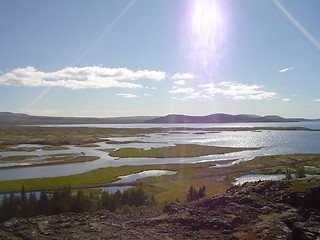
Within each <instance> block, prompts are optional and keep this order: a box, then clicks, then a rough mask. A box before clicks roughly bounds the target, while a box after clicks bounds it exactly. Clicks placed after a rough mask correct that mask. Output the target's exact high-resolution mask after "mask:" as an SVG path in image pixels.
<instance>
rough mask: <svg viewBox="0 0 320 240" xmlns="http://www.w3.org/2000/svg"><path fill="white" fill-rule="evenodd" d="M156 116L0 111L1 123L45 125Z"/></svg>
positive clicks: (130, 120) (135, 120) (140, 119)
mask: <svg viewBox="0 0 320 240" xmlns="http://www.w3.org/2000/svg"><path fill="white" fill-rule="evenodd" d="M154 118H156V117H144V116H141V117H139V116H138V117H114V118H88V117H47V116H31V115H27V114H21V113H10V112H0V125H45V124H116V123H119V124H126V123H143V122H145V121H146V120H150V119H154Z"/></svg>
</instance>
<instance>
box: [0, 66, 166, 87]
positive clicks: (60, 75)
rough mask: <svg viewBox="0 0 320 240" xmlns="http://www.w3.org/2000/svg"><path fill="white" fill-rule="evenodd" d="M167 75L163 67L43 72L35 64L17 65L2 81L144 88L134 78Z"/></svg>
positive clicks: (23, 84)
mask: <svg viewBox="0 0 320 240" xmlns="http://www.w3.org/2000/svg"><path fill="white" fill-rule="evenodd" d="M165 78H166V73H165V72H162V71H151V70H138V71H132V70H130V69H127V68H105V67H97V66H89V67H67V68H64V69H62V70H59V71H56V72H41V71H38V70H37V69H35V68H34V67H30V66H29V67H26V68H17V69H14V70H11V71H10V72H7V73H5V74H2V75H0V85H7V86H25V87H43V86H48V87H65V88H70V89H85V88H110V87H120V88H141V87H143V86H142V85H141V84H137V83H132V82H130V81H132V80H139V79H148V80H153V81H161V80H163V79H165Z"/></svg>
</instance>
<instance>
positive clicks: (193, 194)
mask: <svg viewBox="0 0 320 240" xmlns="http://www.w3.org/2000/svg"><path fill="white" fill-rule="evenodd" d="M205 192H206V186H202V187H200V188H199V190H198V191H197V190H196V189H195V188H194V187H193V186H190V188H189V192H188V195H187V199H186V201H187V202H192V201H195V200H199V199H200V198H204V197H205V196H206V193H205Z"/></svg>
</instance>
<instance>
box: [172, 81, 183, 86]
mask: <svg viewBox="0 0 320 240" xmlns="http://www.w3.org/2000/svg"><path fill="white" fill-rule="evenodd" d="M173 84H175V85H180V86H183V85H185V84H186V81H185V80H177V81H174V82H173Z"/></svg>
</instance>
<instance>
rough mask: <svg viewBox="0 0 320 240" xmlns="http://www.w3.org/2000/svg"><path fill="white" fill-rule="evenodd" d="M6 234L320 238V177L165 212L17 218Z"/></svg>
mask: <svg viewBox="0 0 320 240" xmlns="http://www.w3.org/2000/svg"><path fill="white" fill-rule="evenodd" d="M0 239H77V240H80V239H232V240H236V239H268V240H269V239H294V240H296V239H303V240H306V239H320V180H319V179H316V178H314V179H309V180H308V179H305V180H303V181H301V180H299V181H264V182H257V183H246V184H244V185H242V186H235V187H233V188H231V189H229V190H228V191H227V192H226V193H225V194H222V195H219V196H214V197H209V198H205V199H202V200H199V201H197V202H193V203H190V204H187V205H179V204H169V205H167V206H166V207H165V209H164V211H163V212H162V211H155V210H154V211H152V210H144V211H136V212H133V213H127V214H112V213H109V212H107V211H99V212H95V213H80V214H73V213H72V214H61V215H55V216H38V217H34V218H30V219H22V218H13V219H11V220H9V221H7V222H4V223H2V224H1V225H0Z"/></svg>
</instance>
